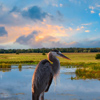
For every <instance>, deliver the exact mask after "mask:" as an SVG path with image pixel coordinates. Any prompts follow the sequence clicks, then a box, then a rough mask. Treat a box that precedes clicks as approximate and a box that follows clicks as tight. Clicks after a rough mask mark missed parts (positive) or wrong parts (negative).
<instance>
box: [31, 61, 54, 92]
mask: <svg viewBox="0 0 100 100" xmlns="http://www.w3.org/2000/svg"><path fill="white" fill-rule="evenodd" d="M51 74H52V69H51V64H50V62H49V61H48V60H42V61H41V62H40V63H39V64H38V65H37V67H36V69H35V72H34V74H33V78H32V89H33V91H34V92H37V91H38V92H40V93H41V92H43V91H45V90H46V89H47V87H48V85H49V87H50V84H51V83H50V80H52V79H51ZM51 82H52V81H51ZM34 89H35V90H34ZM48 89H49V88H48Z"/></svg>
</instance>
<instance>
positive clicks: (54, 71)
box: [49, 54, 60, 75]
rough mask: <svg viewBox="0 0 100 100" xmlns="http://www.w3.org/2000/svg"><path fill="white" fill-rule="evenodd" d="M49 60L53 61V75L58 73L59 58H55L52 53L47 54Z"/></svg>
mask: <svg viewBox="0 0 100 100" xmlns="http://www.w3.org/2000/svg"><path fill="white" fill-rule="evenodd" d="M49 60H50V61H51V62H53V64H52V71H53V73H54V75H56V74H58V72H59V70H60V62H59V59H57V58H56V57H55V56H53V55H51V54H50V55H49Z"/></svg>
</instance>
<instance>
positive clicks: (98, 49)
mask: <svg viewBox="0 0 100 100" xmlns="http://www.w3.org/2000/svg"><path fill="white" fill-rule="evenodd" d="M52 49H57V50H59V51H61V52H63V53H80V52H84V53H87V52H100V48H38V49H0V53H16V54H18V53H43V52H45V53H48V52H49V51H51V50H52Z"/></svg>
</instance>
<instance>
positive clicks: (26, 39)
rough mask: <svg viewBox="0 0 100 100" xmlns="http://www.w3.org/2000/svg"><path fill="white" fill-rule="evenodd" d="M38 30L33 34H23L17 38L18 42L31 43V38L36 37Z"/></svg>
mask: <svg viewBox="0 0 100 100" xmlns="http://www.w3.org/2000/svg"><path fill="white" fill-rule="evenodd" d="M37 33H38V32H37V31H33V32H32V33H31V34H29V35H27V36H25V35H22V36H20V37H19V38H17V40H16V42H17V43H20V44H30V43H31V39H32V40H33V39H35V34H37Z"/></svg>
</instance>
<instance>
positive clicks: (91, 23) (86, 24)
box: [81, 23, 92, 25]
mask: <svg viewBox="0 0 100 100" xmlns="http://www.w3.org/2000/svg"><path fill="white" fill-rule="evenodd" d="M81 25H92V23H86V24H81Z"/></svg>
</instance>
